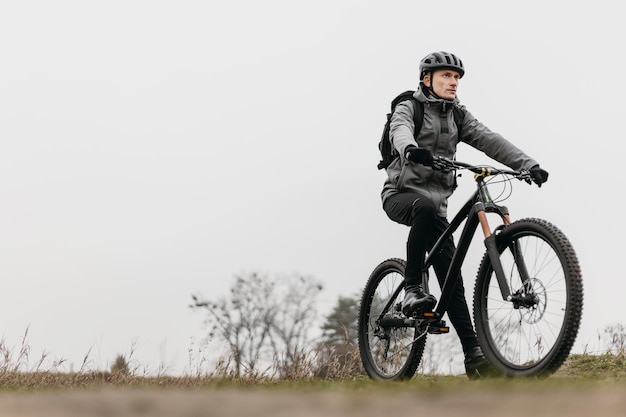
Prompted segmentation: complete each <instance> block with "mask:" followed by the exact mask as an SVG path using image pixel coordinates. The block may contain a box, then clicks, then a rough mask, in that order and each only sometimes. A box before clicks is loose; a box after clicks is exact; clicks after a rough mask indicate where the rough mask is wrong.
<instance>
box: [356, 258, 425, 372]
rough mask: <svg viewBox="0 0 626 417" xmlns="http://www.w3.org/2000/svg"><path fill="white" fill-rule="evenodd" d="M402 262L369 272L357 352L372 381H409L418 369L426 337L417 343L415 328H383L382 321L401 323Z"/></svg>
mask: <svg viewBox="0 0 626 417" xmlns="http://www.w3.org/2000/svg"><path fill="white" fill-rule="evenodd" d="M404 266H405V263H404V261H402V260H400V259H389V260H387V261H384V262H382V263H381V264H380V265H378V267H377V268H376V269H375V270H374V272H372V275H371V276H370V278H369V280H368V283H367V285H366V287H365V290H364V291H363V297H362V299H361V307H360V311H359V350H360V353H361V360H362V362H363V366H364V368H365V371H366V372H367V374H368V375H369V376H370V377H371V378H373V379H379V380H385V379H391V380H397V379H407V378H411V377H412V376H413V375H414V374H415V371H416V369H417V366H418V365H419V362H420V360H421V357H422V354H423V352H424V345H425V343H426V335H425V334H424V335H422V336H421V337H419V338H417V339H416V329H415V328H414V327H386V328H384V327H382V326H381V325H380V320H381V318H383V317H384V318H398V319H403V318H405V316H404V315H403V314H402V313H401V312H400V309H399V306H400V304H401V302H402V299H403V297H404V290H403V289H402V288H403V285H404Z"/></svg>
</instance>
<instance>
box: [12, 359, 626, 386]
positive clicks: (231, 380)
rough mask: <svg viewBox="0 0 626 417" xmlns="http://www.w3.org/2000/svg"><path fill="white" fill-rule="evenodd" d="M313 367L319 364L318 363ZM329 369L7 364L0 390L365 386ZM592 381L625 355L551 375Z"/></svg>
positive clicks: (439, 379)
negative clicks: (265, 373)
mask: <svg viewBox="0 0 626 417" xmlns="http://www.w3.org/2000/svg"><path fill="white" fill-rule="evenodd" d="M318 368H319V367H318ZM329 368H330V369H333V372H332V373H330V374H327V375H318V376H315V375H314V376H311V375H310V372H306V373H304V372H303V373H301V374H298V375H291V376H290V377H289V378H283V379H276V378H274V379H272V378H268V377H260V376H257V377H255V376H246V377H234V376H233V375H229V374H224V375H219V374H217V373H216V374H214V375H187V376H181V377H170V376H137V375H130V374H125V373H121V372H113V373H112V372H95V371H86V372H74V373H65V372H54V371H41V370H40V371H33V372H22V371H16V370H11V369H4V370H0V391H15V390H17V391H37V390H47V389H70V390H74V389H93V388H168V389H188V388H208V387H211V388H219V387H245V386H256V387H258V386H266V387H272V386H277V387H284V386H289V387H308V388H314V387H323V386H325V385H326V384H327V383H329V382H330V381H332V385H333V386H334V387H337V383H339V384H340V385H341V386H346V387H353V388H357V389H358V388H361V387H363V386H369V385H370V382H369V380H368V379H367V377H365V376H364V375H363V373H362V372H361V371H356V372H355V370H354V369H353V368H352V369H350V370H349V368H348V367H343V369H344V371H345V372H343V373H342V372H341V369H342V367H341V366H340V367H333V366H330V367H329ZM564 379H566V380H569V381H579V382H580V381H582V382H596V381H612V382H619V383H626V357H625V356H624V355H614V354H603V355H589V354H582V355H572V356H571V357H570V358H569V359H568V360H567V361H566V363H565V364H564V365H563V367H562V368H561V369H560V370H559V371H558V372H557V373H555V374H554V376H553V377H552V378H551V380H553V382H555V383H558V381H562V380H564ZM416 380H419V382H418V383H419V384H420V385H422V386H424V387H428V386H430V385H432V384H436V385H440V384H442V383H444V385H446V386H447V385H450V384H452V385H455V384H462V385H463V384H464V383H465V381H466V378H465V377H464V376H435V375H431V376H428V375H426V376H424V375H422V376H420V377H417V378H416V379H414V380H413V382H412V383H411V384H414V383H416V382H415V381H416Z"/></svg>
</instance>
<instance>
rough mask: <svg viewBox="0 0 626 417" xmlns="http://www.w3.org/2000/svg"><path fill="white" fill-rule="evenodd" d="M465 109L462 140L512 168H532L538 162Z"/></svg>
mask: <svg viewBox="0 0 626 417" xmlns="http://www.w3.org/2000/svg"><path fill="white" fill-rule="evenodd" d="M463 110H464V112H465V119H464V121H463V134H462V135H463V137H461V138H460V140H461V142H465V143H467V144H468V145H470V146H472V147H474V148H476V149H478V150H479V151H482V152H484V153H485V154H486V155H487V156H489V157H490V158H493V159H495V160H496V161H498V162H500V163H501V164H504V165H506V166H508V167H510V168H512V169H516V170H521V169H530V168H532V167H533V166H535V165H537V164H538V163H537V161H535V160H534V159H533V158H531V157H530V156H528V155H526V153H524V151H522V150H521V149H519V148H518V147H517V146H515V145H513V144H512V143H511V142H509V141H508V140H506V139H505V138H504V137H503V136H502V135H500V134H499V133H496V132H492V131H491V130H490V129H489V128H488V127H487V126H485V125H484V124H482V123H481V122H479V121H478V120H477V119H476V118H475V117H474V116H473V115H472V114H471V113H470V112H469V111H467V110H466V109H465V108H463Z"/></svg>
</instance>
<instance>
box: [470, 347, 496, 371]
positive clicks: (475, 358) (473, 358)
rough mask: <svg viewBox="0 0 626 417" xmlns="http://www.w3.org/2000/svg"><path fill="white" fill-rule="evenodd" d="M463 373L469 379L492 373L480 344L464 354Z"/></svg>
mask: <svg viewBox="0 0 626 417" xmlns="http://www.w3.org/2000/svg"><path fill="white" fill-rule="evenodd" d="M465 373H466V374H467V377H468V378H469V379H478V378H485V377H488V376H490V375H491V374H492V373H493V371H492V369H491V365H489V362H488V361H487V359H486V358H485V355H484V354H483V351H482V349H481V348H480V346H476V347H475V348H472V349H471V350H470V351H469V352H467V353H466V354H465Z"/></svg>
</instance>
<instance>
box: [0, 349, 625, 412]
mask: <svg viewBox="0 0 626 417" xmlns="http://www.w3.org/2000/svg"><path fill="white" fill-rule="evenodd" d="M624 394H626V357H625V356H624V355H609V354H605V355H573V356H571V357H570V358H569V359H568V361H567V362H566V363H565V364H564V366H563V367H562V368H561V369H560V370H559V371H558V372H557V373H556V374H554V375H552V376H551V377H549V378H546V379H540V380H538V379H515V380H511V379H506V380H505V379H486V380H479V381H469V380H468V379H467V378H466V377H465V376H464V375H463V376H436V375H428V376H425V375H421V376H416V377H415V378H413V379H411V380H409V381H404V382H390V383H380V382H374V381H371V380H369V379H367V378H366V377H362V376H356V377H350V378H341V379H335V380H330V379H307V378H302V379H294V380H279V381H267V380H266V381H262V380H251V379H239V380H237V379H228V378H208V377H200V376H194V377H192V376H186V377H175V378H174V377H166V376H161V377H139V376H133V375H128V374H122V373H109V372H86V373H78V374H69V373H55V372H34V373H23V372H11V371H4V372H1V373H0V416H12V417H13V416H15V417H19V416H38V415H41V416H44V415H45V416H46V417H55V416H81V417H85V416H116V417H125V416H143V415H145V416H153V417H159V416H196V417H197V416H205V415H206V416H239V415H241V416H245V415H251V416H272V417H275V416H303V417H306V416H318V415H324V416H329V415H332V416H334V415H337V416H349V417H350V416H370V415H371V416H381V415H408V414H411V415H412V414H417V415H422V414H423V413H428V414H430V413H433V415H443V416H452V415H463V416H464V417H471V416H481V417H485V416H507V417H515V416H522V415H523V416H527V415H528V414H529V413H530V414H531V415H533V416H550V417H553V416H568V417H576V416H585V417H588V416H589V415H590V414H591V415H595V416H601V417H604V416H614V415H615V416H618V415H619V416H623V415H625V414H626V395H624Z"/></svg>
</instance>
